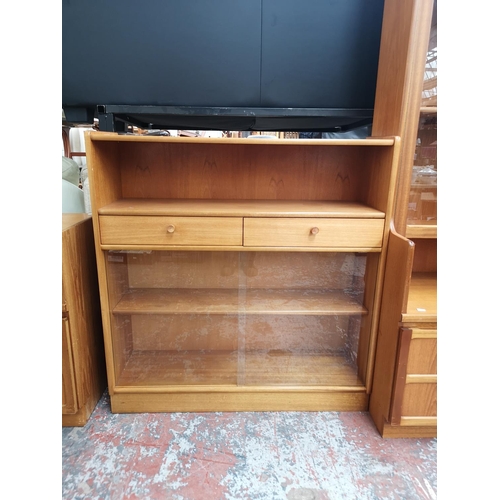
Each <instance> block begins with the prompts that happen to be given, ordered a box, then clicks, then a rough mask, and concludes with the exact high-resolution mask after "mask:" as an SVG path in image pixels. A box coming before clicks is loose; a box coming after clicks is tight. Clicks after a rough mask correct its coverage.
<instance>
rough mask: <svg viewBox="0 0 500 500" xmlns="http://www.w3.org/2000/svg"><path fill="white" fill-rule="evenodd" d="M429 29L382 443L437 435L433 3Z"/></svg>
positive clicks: (411, 129)
mask: <svg viewBox="0 0 500 500" xmlns="http://www.w3.org/2000/svg"><path fill="white" fill-rule="evenodd" d="M431 8H432V6H429V7H428V8H427V9H426V12H427V14H429V13H430V12H431V10H430V9H431ZM431 19H432V21H431ZM428 26H429V27H428V28H427V32H428V33H429V35H430V36H429V37H428V39H427V40H428V44H427V45H426V47H425V49H426V55H427V57H426V62H425V69H424V71H423V78H422V80H423V85H422V86H421V87H420V89H421V94H419V93H417V94H416V95H415V96H414V97H413V101H414V103H415V104H418V105H419V114H418V117H417V118H416V119H415V120H414V122H409V123H408V125H407V127H406V129H405V131H404V132H403V133H402V134H401V135H402V144H403V146H402V149H403V150H404V149H407V150H409V149H410V144H412V147H413V152H414V154H413V155H412V156H408V157H407V158H405V159H403V161H402V165H401V169H400V172H399V174H400V179H399V186H400V189H399V191H398V193H397V198H396V206H397V208H396V211H395V220H396V221H399V222H400V224H399V227H398V228H395V227H393V228H392V229H391V232H390V235H389V241H388V252H387V261H388V264H387V266H386V275H385V277H384V292H383V296H382V300H381V310H380V325H379V334H378V344H377V354H376V362H375V371H374V379H373V391H372V396H371V401H370V413H371V415H372V417H373V419H374V421H375V424H376V426H377V428H378V430H379V431H380V433H381V434H382V436H384V437H435V436H437V344H438V342H437V155H436V150H437V42H436V39H437V23H436V5H435V4H434V7H433V16H432V17H431V16H429V25H428ZM418 76H419V78H420V77H422V73H421V74H419V75H418ZM422 80H421V81H422ZM415 137H416V138H417V140H416V141H415ZM415 144H416V147H415ZM403 156H404V155H402V157H403Z"/></svg>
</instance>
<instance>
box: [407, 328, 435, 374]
mask: <svg viewBox="0 0 500 500" xmlns="http://www.w3.org/2000/svg"><path fill="white" fill-rule="evenodd" d="M406 371H407V373H408V374H419V373H422V374H437V338H422V337H416V338H412V340H411V343H410V350H409V352H408V365H407V368H406Z"/></svg>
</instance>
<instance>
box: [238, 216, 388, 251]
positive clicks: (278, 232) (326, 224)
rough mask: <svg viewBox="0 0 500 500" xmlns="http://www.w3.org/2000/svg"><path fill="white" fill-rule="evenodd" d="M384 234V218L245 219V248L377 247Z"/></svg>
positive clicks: (380, 243)
mask: <svg viewBox="0 0 500 500" xmlns="http://www.w3.org/2000/svg"><path fill="white" fill-rule="evenodd" d="M383 231H384V219H324V218H288V217H287V218H245V221H244V245H245V246H256V247H275V246H277V247H313V248H314V247H346V248H347V247H349V248H352V247H362V248H376V247H380V246H381V245H382V235H383Z"/></svg>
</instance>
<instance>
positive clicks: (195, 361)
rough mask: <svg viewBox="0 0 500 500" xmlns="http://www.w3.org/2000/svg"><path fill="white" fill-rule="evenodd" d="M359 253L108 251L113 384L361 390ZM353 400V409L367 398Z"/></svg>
mask: <svg viewBox="0 0 500 500" xmlns="http://www.w3.org/2000/svg"><path fill="white" fill-rule="evenodd" d="M366 260H367V259H366V255H363V254H361V255H358V254H355V253H335V252H333V253H330V252H325V253H315V252H244V251H242V252H227V251H220V252H217V251H106V266H107V278H108V290H109V297H108V299H109V304H110V322H111V332H112V346H113V356H112V359H113V375H114V380H115V387H114V389H115V390H116V391H117V392H118V393H122V394H124V393H126V392H127V391H132V392H134V391H135V392H137V393H140V392H141V391H142V392H144V393H147V392H148V391H152V392H154V393H159V391H164V392H165V393H168V392H169V391H173V392H175V391H179V390H186V391H189V390H193V391H195V392H196V391H198V392H202V391H204V390H205V391H207V392H210V391H215V392H217V391H223V390H229V392H231V390H233V391H238V390H242V391H250V392H251V391H257V392H259V391H261V392H262V391H263V392H265V391H267V390H269V391H281V390H283V391H285V392H286V391H293V390H297V391H300V390H301V388H304V390H305V389H307V390H310V389H311V388H312V389H313V390H317V391H326V392H328V391H330V392H332V391H333V392H334V391H336V390H337V391H341V392H342V391H344V392H345V391H352V392H355V393H356V392H359V393H361V394H362V395H363V396H364V393H365V392H366V391H365V387H364V381H363V380H362V378H361V376H360V375H359V373H360V369H359V368H360V367H359V366H358V350H359V345H360V339H361V343H362V344H366V339H364V338H363V337H364V336H365V337H366V336H367V335H368V332H369V328H366V325H364V327H363V322H364V319H365V318H366V317H367V315H368V309H369V308H370V307H371V305H367V304H365V303H364V301H365V290H364V288H365V282H364V275H365V267H366ZM308 397H310V396H308ZM359 401H360V403H359V404H358V403H356V404H355V405H354V406H353V408H354V409H355V408H359V407H360V405H361V406H363V405H365V404H366V401H365V400H364V399H363V398H360V399H359ZM269 404H271V403H269ZM271 406H272V404H271ZM153 407H154V405H153ZM146 411H147V410H146ZM151 411H154V410H151Z"/></svg>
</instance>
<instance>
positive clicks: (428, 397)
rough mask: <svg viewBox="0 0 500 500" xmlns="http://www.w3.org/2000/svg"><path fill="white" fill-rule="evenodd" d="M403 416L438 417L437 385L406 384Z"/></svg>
mask: <svg viewBox="0 0 500 500" xmlns="http://www.w3.org/2000/svg"><path fill="white" fill-rule="evenodd" d="M401 416H402V417H436V416H437V384H433V383H430V384H406V387H405V390H404V396H403V402H402V405H401Z"/></svg>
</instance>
